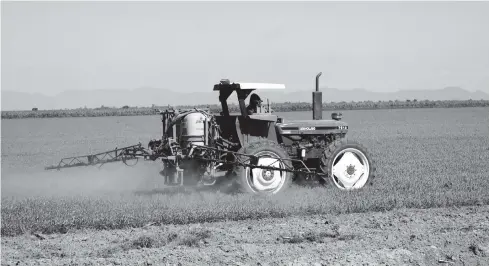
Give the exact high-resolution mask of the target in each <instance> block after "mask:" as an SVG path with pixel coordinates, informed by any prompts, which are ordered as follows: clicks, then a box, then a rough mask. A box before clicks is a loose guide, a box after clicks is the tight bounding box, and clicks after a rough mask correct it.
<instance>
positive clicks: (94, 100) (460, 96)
mask: <svg viewBox="0 0 489 266" xmlns="http://www.w3.org/2000/svg"><path fill="white" fill-rule="evenodd" d="M321 91H322V92H323V102H341V101H346V102H350V101H356V102H358V101H389V100H393V101H395V100H400V101H404V100H408V99H409V100H413V99H417V100H469V99H473V100H489V94H487V93H484V92H482V91H476V92H470V91H467V90H464V89H462V88H459V87H447V88H444V89H440V90H403V91H396V92H388V93H387V92H372V91H368V90H365V89H352V90H339V89H334V88H323V89H321ZM257 93H258V94H259V95H260V96H261V97H262V98H269V99H270V100H271V101H272V102H275V103H283V102H311V100H312V96H311V90H309V91H288V90H285V91H283V92H282V91H281V92H272V91H262V92H257ZM217 95H218V93H217V92H213V91H209V92H190V93H184V92H176V91H172V90H168V89H157V88H139V89H134V90H91V91H65V92H62V93H59V94H57V95H56V96H46V95H43V94H40V93H36V94H30V93H24V92H14V91H2V111H16V110H31V109H32V108H33V107H37V108H39V110H45V109H65V108H67V109H74V108H81V107H85V106H86V107H87V108H96V107H101V106H107V107H122V106H125V105H128V106H140V107H142V106H151V105H153V104H155V105H158V106H163V105H168V104H171V105H198V104H217V103H218V98H217V97H218V96H217ZM230 101H231V102H236V97H235V96H234V94H233V95H232V96H231V97H230Z"/></svg>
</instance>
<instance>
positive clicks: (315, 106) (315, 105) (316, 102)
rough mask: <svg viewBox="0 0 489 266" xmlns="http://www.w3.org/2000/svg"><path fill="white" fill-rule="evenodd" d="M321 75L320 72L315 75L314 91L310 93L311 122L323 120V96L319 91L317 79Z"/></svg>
mask: <svg viewBox="0 0 489 266" xmlns="http://www.w3.org/2000/svg"><path fill="white" fill-rule="evenodd" d="M322 74H323V73H322V72H319V73H318V74H317V75H316V91H313V92H312V119H313V120H322V119H323V95H322V92H320V91H319V77H320V76H321V75H322Z"/></svg>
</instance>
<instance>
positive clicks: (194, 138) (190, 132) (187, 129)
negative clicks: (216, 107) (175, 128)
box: [179, 112, 206, 147]
mask: <svg viewBox="0 0 489 266" xmlns="http://www.w3.org/2000/svg"><path fill="white" fill-rule="evenodd" d="M205 118H206V116H205V115H204V114H202V113H200V112H194V113H190V114H188V115H186V116H185V117H184V118H183V119H182V122H181V125H180V134H179V135H180V139H179V140H180V145H182V147H187V145H188V144H189V143H193V144H194V145H204V135H205V132H204V121H205Z"/></svg>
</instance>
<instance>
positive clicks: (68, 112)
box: [2, 99, 489, 119]
mask: <svg viewBox="0 0 489 266" xmlns="http://www.w3.org/2000/svg"><path fill="white" fill-rule="evenodd" d="M270 107H271V108H272V110H273V111H274V112H297V111H312V103H310V102H284V103H272V104H271V105H270ZM463 107H489V101H488V100H453V101H429V100H421V101H419V100H416V99H413V100H405V101H399V100H396V101H377V102H374V101H362V102H330V103H323V110H324V111H329V110H373V109H403V108H463ZM165 108H168V106H152V107H130V106H123V107H121V108H118V107H105V106H102V107H99V108H78V109H64V110H39V109H37V108H33V110H30V111H2V119H18V118H54V117H100V116H140V115H156V114H158V112H156V111H155V109H165ZM175 108H177V109H191V108H208V109H209V110H210V111H211V112H212V113H219V112H221V106H220V105H218V104H213V105H178V106H175ZM229 111H230V112H239V106H238V105H237V104H229Z"/></svg>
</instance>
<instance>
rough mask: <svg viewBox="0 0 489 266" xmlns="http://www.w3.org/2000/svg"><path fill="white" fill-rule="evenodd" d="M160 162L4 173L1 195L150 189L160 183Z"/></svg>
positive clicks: (84, 193)
mask: <svg viewBox="0 0 489 266" xmlns="http://www.w3.org/2000/svg"><path fill="white" fill-rule="evenodd" d="M160 170H161V163H158V162H141V161H140V162H139V163H138V164H137V165H136V166H132V167H131V166H126V165H124V164H122V163H111V164H106V165H103V166H102V167H101V168H98V167H96V166H95V167H94V166H90V167H76V168H66V169H61V170H60V171H58V170H40V171H38V172H16V173H4V172H3V171H2V180H1V187H2V198H3V197H15V198H19V197H20V198H21V197H38V196H41V197H56V196H63V197H65V196H87V195H108V194H121V193H134V192H137V191H151V190H155V189H159V188H161V187H163V186H164V185H163V178H162V177H161V176H160V175H159V173H158V172H159V171H160Z"/></svg>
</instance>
